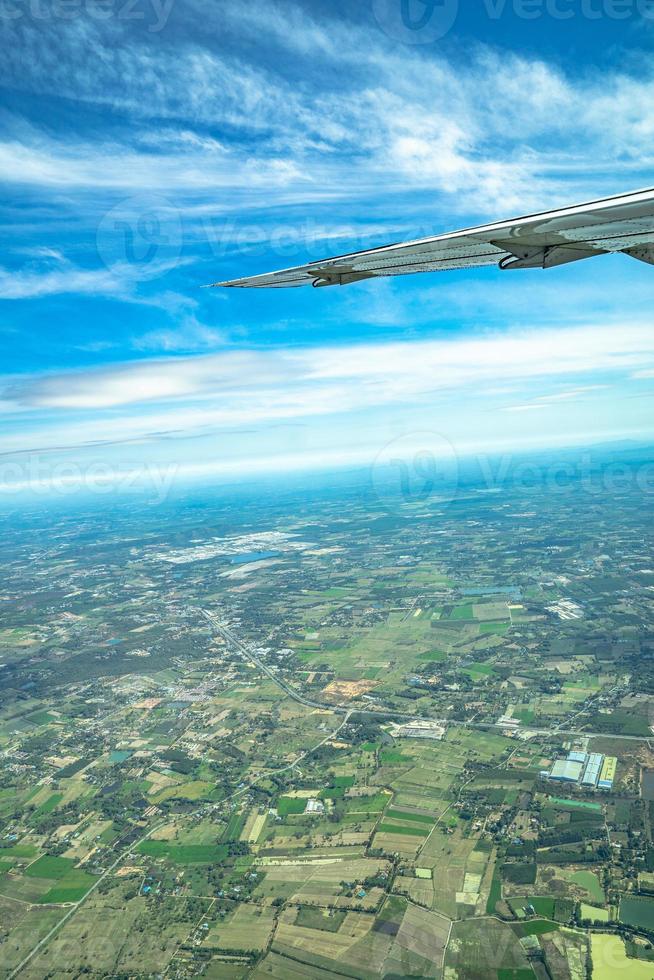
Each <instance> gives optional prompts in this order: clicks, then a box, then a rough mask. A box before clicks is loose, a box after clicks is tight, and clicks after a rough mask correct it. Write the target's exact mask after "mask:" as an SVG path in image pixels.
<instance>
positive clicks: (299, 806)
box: [277, 796, 307, 817]
mask: <svg viewBox="0 0 654 980" xmlns="http://www.w3.org/2000/svg"><path fill="white" fill-rule="evenodd" d="M306 808H307V801H306V799H305V798H304V797H300V796H297V797H296V796H280V798H279V800H278V801H277V812H278V813H279V815H280V817H287V816H288V815H289V814H291V813H294V814H299V813H304V811H305V810H306Z"/></svg>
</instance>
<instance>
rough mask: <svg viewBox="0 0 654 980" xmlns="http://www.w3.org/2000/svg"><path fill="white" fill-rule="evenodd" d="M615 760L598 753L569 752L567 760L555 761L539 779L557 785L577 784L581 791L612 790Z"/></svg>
mask: <svg viewBox="0 0 654 980" xmlns="http://www.w3.org/2000/svg"><path fill="white" fill-rule="evenodd" d="M616 765H617V759H614V758H613V757H612V756H603V755H600V753H599V752H592V753H590V755H589V754H588V753H586V752H576V751H575V752H570V753H569V754H568V757H567V759H557V761H556V762H555V763H554V765H553V766H552V768H551V769H550V771H549V772H547V771H545V770H544V771H542V772H541V774H540V775H541V778H543V779H553V780H554V781H555V782H558V783H577V785H579V786H581V787H582V788H583V789H608V790H610V789H613V780H614V778H615V769H616Z"/></svg>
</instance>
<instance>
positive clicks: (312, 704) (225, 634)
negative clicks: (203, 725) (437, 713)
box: [202, 609, 654, 742]
mask: <svg viewBox="0 0 654 980" xmlns="http://www.w3.org/2000/svg"><path fill="white" fill-rule="evenodd" d="M202 615H203V616H204V617H205V619H207V620H208V622H209V623H210V624H211V626H212V627H213V628H214V629H215V630H216V632H217V633H219V634H220V636H222V638H223V639H224V640H225V641H226V642H227V643H228V644H230V646H231V647H232V649H233V650H234V651H235V652H236V653H238V654H240V655H241V657H242V658H243V659H244V660H246V661H248V662H252V663H253V664H255V665H256V666H257V667H258V668H259V670H261V671H262V672H263V673H264V674H266V675H267V676H268V677H269V678H270V680H271V681H273V682H274V683H275V684H276V685H277V686H278V687H279V688H281V690H282V691H284V692H285V693H286V694H288V696H289V697H290V698H293V700H294V701H297V702H298V703H299V704H304V705H306V707H308V708H318V709H319V710H321V711H333V712H334V713H335V714H345V713H346V712H349V713H350V714H356V715H367V716H370V717H377V718H379V717H382V718H383V717H392V718H405V719H407V720H410V721H416V720H420V721H434V722H437V723H439V724H442V725H448V726H457V727H459V728H473V729H475V730H477V731H495V732H497V731H504V730H505V726H502V725H498V724H496V723H494V722H483V721H452V720H448V719H443V718H429V717H426V716H424V715H419V716H417V715H411V714H408V713H407V712H405V711H396V710H394V709H393V708H388V709H386V708H384V709H383V710H380V709H377V710H375V709H374V708H358V707H357V708H352V707H350V708H344V707H341V706H339V705H333V704H327V703H325V702H324V701H314V700H313V699H312V698H308V697H306V695H304V694H302V692H301V691H298V690H297V688H295V687H293V685H292V684H289V683H288V681H285V680H284V679H283V678H282V677H279V675H278V674H277V673H276V672H275V671H274V670H272V669H271V668H270V667H269V666H268V664H266V663H264V661H263V660H261V658H260V657H258V656H257V655H256V654H255V653H254V652H253V650H252V648H251V647H249V646H248V645H247V644H246V643H244V642H243V641H242V640H240V639H239V638H238V637H237V636H236V635H235V634H234V631H233V630H232V629H230V627H228V626H226V625H225V623H223V622H222V621H221V620H219V619H217V618H216V617H215V616H212V615H211V613H209V612H207V610H206V609H203V610H202ZM583 710H585V709H583ZM578 714H581V712H577V714H575V715H573V716H572V718H573V719H574V718H576V717H577V715H578ZM571 720H572V719H571ZM521 730H525V729H518V731H521ZM527 730H528V731H530V732H533V734H534V735H546V736H552V735H563V736H565V737H569V738H617V739H622V740H625V741H630V742H649V741H650V739H651V738H653V737H654V736H651V735H612V734H610V733H608V732H591V731H585V730H578V729H565V728H562V727H560V726H558V725H557V726H555V727H554V728H528V729H527Z"/></svg>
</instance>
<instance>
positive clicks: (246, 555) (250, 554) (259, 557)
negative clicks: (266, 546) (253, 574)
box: [229, 551, 281, 565]
mask: <svg viewBox="0 0 654 980" xmlns="http://www.w3.org/2000/svg"><path fill="white" fill-rule="evenodd" d="M280 554H281V552H280V551H245V552H243V554H241V555H234V556H233V557H232V558H230V560H229V562H230V565H250V564H251V563H252V562H255V561H267V559H268V558H278V557H279V555H280Z"/></svg>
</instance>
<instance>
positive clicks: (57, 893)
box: [40, 871, 97, 905]
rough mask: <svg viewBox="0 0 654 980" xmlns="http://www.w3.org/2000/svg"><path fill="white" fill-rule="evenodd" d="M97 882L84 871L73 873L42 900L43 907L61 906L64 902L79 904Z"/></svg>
mask: <svg viewBox="0 0 654 980" xmlns="http://www.w3.org/2000/svg"><path fill="white" fill-rule="evenodd" d="M96 881H97V878H94V877H93V876H92V875H87V874H86V873H85V872H84V871H73V872H71V873H70V874H68V875H66V876H65V877H64V878H62V879H61V880H60V881H59V882H57V884H56V885H55V886H54V887H53V888H51V889H50V891H48V892H46V893H45V895H43V897H42V898H41V899H40V903H41V904H42V905H61V904H62V903H64V902H79V901H80V900H81V899H82V898H84V896H85V895H86V893H87V892H88V890H89V888H90V887H91V885H93V884H94V883H95V882H96Z"/></svg>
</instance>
